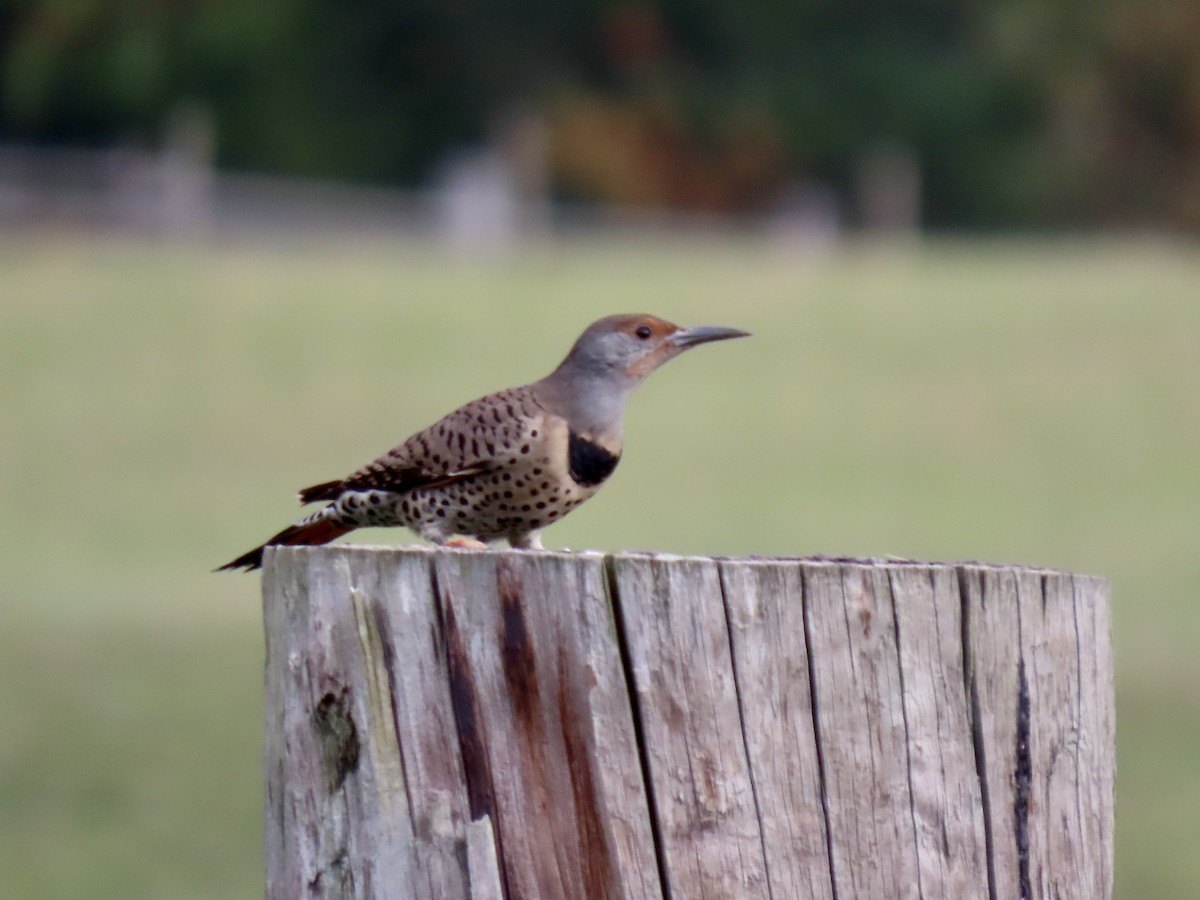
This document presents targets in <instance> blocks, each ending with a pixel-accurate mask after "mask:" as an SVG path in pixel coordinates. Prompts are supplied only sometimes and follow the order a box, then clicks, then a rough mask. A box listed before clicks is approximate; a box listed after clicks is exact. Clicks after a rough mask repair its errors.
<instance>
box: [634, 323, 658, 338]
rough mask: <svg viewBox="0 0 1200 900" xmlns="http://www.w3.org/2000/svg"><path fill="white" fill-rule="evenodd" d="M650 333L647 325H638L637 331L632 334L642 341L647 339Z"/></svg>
mask: <svg viewBox="0 0 1200 900" xmlns="http://www.w3.org/2000/svg"><path fill="white" fill-rule="evenodd" d="M652 333H653V332H651V331H650V326H649V325H639V326H638V327H637V331H635V332H634V334H636V335H637V336H638V337H640V338H641V339H642V340H643V341H644V340H646V339H647V338H649V337H650V335H651V334H652Z"/></svg>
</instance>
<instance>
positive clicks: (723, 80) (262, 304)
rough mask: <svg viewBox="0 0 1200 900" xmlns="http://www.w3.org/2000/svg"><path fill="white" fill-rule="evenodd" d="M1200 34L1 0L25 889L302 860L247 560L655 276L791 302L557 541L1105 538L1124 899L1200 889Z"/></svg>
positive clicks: (831, 543) (1017, 0) (2, 706)
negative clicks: (271, 779) (304, 509)
mask: <svg viewBox="0 0 1200 900" xmlns="http://www.w3.org/2000/svg"><path fill="white" fill-rule="evenodd" d="M1197 35H1200V4H1196V3H1195V2H1194V0H1139V2H1134V0H1094V2H1092V3H1087V4H1084V3H1076V2H1070V0H1039V2H1033V0H992V2H990V3H980V2H970V0H920V2H918V0H904V2H894V3H890V4H867V3H846V2H832V0H807V2H802V3H800V2H790V3H784V2H779V0H760V2H757V3H738V2H733V0H670V2H652V0H647V2H637V0H633V2H602V0H601V2H598V0H590V2H563V0H559V2H553V3H551V2H539V0H527V2H522V3H508V4H498V3H490V2H486V0H477V2H444V0H443V2H437V3H434V2H427V0H401V2H398V3H382V2H375V0H357V2H352V3H346V2H342V3H333V2H319V0H262V2H258V3H254V4H247V3H240V2H234V0H196V2H191V3H161V2H154V0H127V2H121V3H117V2H112V0H108V2H105V0H15V2H10V3H6V4H4V5H3V7H0V723H2V724H0V896H4V897H13V898H76V897H90V898H109V897H111V898H117V897H119V898H183V900H190V898H196V900H200V898H229V897H252V896H259V895H261V887H262V876H261V848H260V842H261V822H260V819H261V808H262V778H261V772H260V764H259V754H260V741H261V720H262V696H261V681H262V671H261V667H262V633H261V623H260V619H259V605H258V579H257V578H255V577H240V576H229V575H222V576H217V575H212V574H209V570H210V569H211V568H212V567H213V566H215V565H217V564H219V563H222V562H224V561H225V560H227V559H229V558H230V557H232V556H233V555H235V554H237V553H240V552H242V551H243V550H245V549H247V548H249V547H250V546H252V545H254V544H256V543H258V542H259V541H260V540H262V539H263V538H264V537H266V536H267V535H269V534H271V533H273V532H274V531H276V530H278V529H279V528H280V527H282V526H283V525H284V524H286V523H287V522H290V521H291V520H292V518H293V516H294V515H295V514H296V512H297V509H296V507H295V506H294V502H293V492H294V491H295V490H296V489H297V488H299V487H301V486H303V485H307V484H311V483H314V482H318V481H322V480H326V479H328V478H333V477H337V476H339V475H341V474H344V473H345V472H347V471H349V470H350V469H352V468H354V467H356V466H358V465H359V464H360V463H363V462H365V461H367V460H368V459H370V458H372V457H373V456H374V455H375V454H377V453H379V452H381V451H382V450H384V449H386V448H387V447H389V446H391V445H392V444H393V443H395V442H396V441H398V440H400V439H402V438H404V437H405V436H407V435H408V434H409V433H411V432H412V431H414V430H416V429H417V428H420V427H423V426H424V425H426V424H428V423H429V422H430V421H432V420H434V419H435V418H437V417H438V416H440V415H442V414H443V413H445V412H447V411H448V410H450V409H451V408H453V407H454V406H456V405H458V404H459V403H461V402H463V401H466V400H468V399H470V398H472V397H475V396H477V395H479V394H481V393H484V392H486V391H490V390H493V389H497V388H500V387H503V386H507V385H511V384H518V383H522V382H525V381H528V380H532V379H534V378H537V377H540V376H541V375H543V374H545V373H546V372H547V371H549V369H550V368H551V367H552V366H553V365H555V364H556V363H557V362H558V360H559V359H560V358H561V356H562V355H563V354H564V353H565V351H566V350H567V348H568V346H569V345H570V343H571V341H572V340H573V339H574V338H575V336H576V335H577V334H578V332H579V331H580V330H581V329H582V328H583V326H584V325H586V324H587V323H588V322H590V321H591V320H592V319H594V318H597V317H599V316H601V315H605V314H608V313H612V312H624V311H647V312H653V313H655V314H658V315H661V316H664V317H667V318H670V319H673V320H675V321H678V322H681V323H687V324H701V323H703V324H721V325H734V326H738V327H742V328H746V329H748V330H750V331H753V332H755V337H754V339H753V343H750V342H746V343H741V342H739V343H737V344H730V345H728V346H722V347H720V348H714V349H711V350H704V351H701V352H698V353H696V354H695V355H690V354H689V355H688V357H686V358H685V359H683V360H681V361H679V362H677V363H675V364H673V365H672V366H671V367H669V368H668V369H666V370H664V371H663V372H662V373H660V374H658V375H656V376H655V378H654V379H653V380H652V381H651V382H650V383H649V384H648V385H647V386H646V387H645V388H643V389H642V391H641V392H640V393H639V394H638V396H637V397H636V399H635V400H634V402H633V405H632V409H631V414H630V420H629V422H628V424H627V434H628V444H627V451H628V452H627V453H626V456H625V459H624V461H623V462H622V464H621V468H620V470H619V471H618V473H617V475H616V476H615V477H614V479H613V481H612V482H611V483H610V484H609V485H608V486H606V487H605V490H604V491H603V492H601V493H600V494H599V496H598V497H597V498H596V499H595V500H593V501H592V502H591V503H589V504H588V505H587V506H586V507H584V508H583V509H582V510H580V511H579V512H577V513H576V514H574V515H573V516H571V517H570V518H569V519H567V520H566V521H565V522H564V523H563V524H561V525H559V526H556V527H555V528H553V529H551V530H550V531H549V532H548V533H547V535H546V539H547V545H548V546H570V547H576V548H581V547H589V548H599V549H606V550H620V549H627V548H628V549H635V548H636V549H659V550H669V551H676V552H684V553H717V554H790V555H805V554H813V553H827V554H838V555H883V554H895V555H899V556H911V557H920V558H928V559H942V560H950V559H964V558H965V559H986V560H991V561H997V562H1002V561H1018V562H1024V563H1031V564H1039V565H1047V566H1056V567H1062V568H1068V569H1074V570H1080V571H1086V572H1094V573H1098V574H1102V575H1105V576H1107V577H1109V578H1110V579H1111V580H1112V583H1113V589H1114V640H1115V646H1116V659H1117V667H1118V668H1117V689H1118V729H1119V735H1118V739H1119V756H1118V758H1119V777H1118V805H1117V836H1116V840H1117V870H1116V880H1117V896H1118V897H1120V898H1149V897H1154V898H1157V897H1181V898H1182V897H1194V896H1200V856H1197V854H1196V853H1195V852H1194V843H1195V835H1196V820H1197V814H1198V813H1200V657H1198V654H1197V650H1196V648H1197V642H1198V641H1200V603H1197V600H1198V599H1200V598H1197V596H1196V594H1197V585H1200V542H1198V538H1200V527H1198V526H1200V511H1198V510H1200V465H1198V459H1200V247H1198V246H1197V241H1196V238H1197V234H1198V233H1200V40H1197ZM681 498H686V501H685V502H682V503H681V502H680V500H681ZM358 539H359V540H366V541H374V542H407V541H410V540H411V539H412V538H411V536H409V535H408V534H407V533H403V532H399V531H371V532H365V533H363V534H362V535H360V536H358Z"/></svg>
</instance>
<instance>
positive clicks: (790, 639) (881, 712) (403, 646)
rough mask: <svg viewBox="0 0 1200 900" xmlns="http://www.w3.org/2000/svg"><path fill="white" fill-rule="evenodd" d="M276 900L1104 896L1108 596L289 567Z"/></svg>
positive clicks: (312, 557)
mask: <svg viewBox="0 0 1200 900" xmlns="http://www.w3.org/2000/svg"><path fill="white" fill-rule="evenodd" d="M263 591H264V623H265V628H266V644H267V647H266V651H267V652H266V687H267V711H266V743H265V752H264V763H265V769H266V781H267V811H266V842H265V851H264V856H265V861H266V870H267V873H266V874H267V891H266V894H267V896H268V897H269V898H294V897H311V898H324V897H339V898H354V900H365V898H409V897H413V898H439V900H441V898H446V900H456V898H463V900H468V898H469V900H485V898H486V900H531V898H547V900H560V898H563V900H574V898H579V900H593V898H600V900H605V898H613V900H618V898H622V900H623V898H631V900H634V898H638V900H640V898H649V900H663V898H675V900H682V898H687V900H690V898H756V897H763V898H772V900H787V898H838V900H846V898H867V900H872V898H877V897H887V898H897V897H913V898H923V900H925V898H947V900H960V898H973V897H979V898H989V900H999V898H1008V897H1014V898H1023V897H1028V898H1043V897H1045V898H1052V897H1068V896H1069V897H1085V898H1101V900H1103V898H1108V897H1111V891H1112V840H1113V780H1114V772H1115V757H1114V746H1115V730H1114V707H1113V683H1112V651H1111V646H1110V634H1109V632H1110V619H1109V599H1108V587H1107V585H1106V583H1105V582H1104V581H1103V580H1101V579H1098V578H1094V577H1088V576H1079V575H1070V574H1066V573H1059V572H1051V571H1046V570H1041V569H1028V568H1021V567H1016V566H988V565H984V564H975V563H971V564H959V565H930V564H924V563H910V562H899V561H887V562H881V561H876V560H737V559H724V560H714V559H708V558H684V557H674V556H665V555H656V554H619V555H616V556H611V557H607V556H603V555H601V554H595V553H585V554H570V553H549V552H512V551H504V552H492V551H486V552H478V551H463V550H428V549H420V548H416V549H408V548H406V549H370V548H353V547H323V548H280V549H272V550H270V551H269V552H268V554H267V558H266V566H265V579H264V583H263Z"/></svg>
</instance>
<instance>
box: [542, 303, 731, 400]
mask: <svg viewBox="0 0 1200 900" xmlns="http://www.w3.org/2000/svg"><path fill="white" fill-rule="evenodd" d="M747 336H748V334H747V332H745V331H738V330H737V329H736V328H714V327H710V326H699V327H695V328H680V327H679V326H678V325H674V324H672V323H671V322H667V321H665V320H663V319H659V318H656V317H654V316H648V315H644V314H641V315H620V316H608V317H607V318H604V319H601V320H600V321H598V322H593V323H592V324H591V325H589V326H588V327H587V330H586V331H584V333H583V334H581V335H580V336H579V340H577V341H576V342H575V346H574V347H572V348H571V352H570V353H568V354H567V358H566V359H564V360H563V362H562V365H560V366H559V369H560V370H562V369H569V370H572V371H574V372H578V373H580V374H585V373H586V374H587V375H591V376H600V377H602V378H610V379H612V380H613V381H616V382H629V381H632V385H630V386H633V385H636V384H637V383H638V382H640V381H642V379H644V378H645V377H646V376H647V375H649V374H650V373H651V372H653V371H654V370H655V369H657V368H658V367H659V366H661V365H662V364H663V363H665V362H667V361H668V360H671V359H674V358H675V357H676V356H678V355H679V354H680V353H682V352H683V351H684V350H687V349H689V348H691V347H695V346H697V345H699V344H707V343H709V342H710V341H724V340H728V339H729V338H737V337H747Z"/></svg>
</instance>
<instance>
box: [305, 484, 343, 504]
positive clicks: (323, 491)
mask: <svg viewBox="0 0 1200 900" xmlns="http://www.w3.org/2000/svg"><path fill="white" fill-rule="evenodd" d="M343 486H344V482H342V481H340V480H339V481H323V482H321V483H320V484H314V485H313V486H312V487H306V488H304V489H303V490H301V491H300V502H301V503H315V502H317V501H318V500H336V499H337V498H338V496H339V495H340V494H341V493H342V491H343V489H344V487H343Z"/></svg>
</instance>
